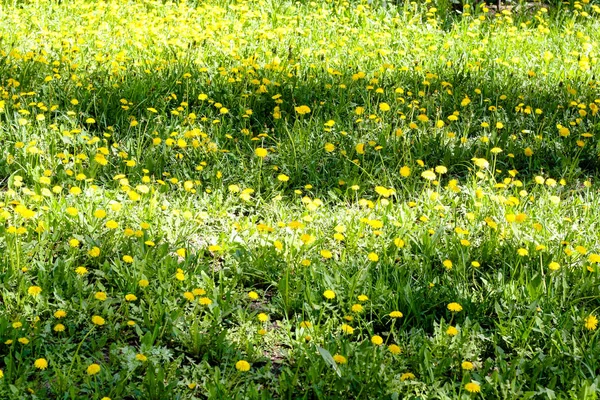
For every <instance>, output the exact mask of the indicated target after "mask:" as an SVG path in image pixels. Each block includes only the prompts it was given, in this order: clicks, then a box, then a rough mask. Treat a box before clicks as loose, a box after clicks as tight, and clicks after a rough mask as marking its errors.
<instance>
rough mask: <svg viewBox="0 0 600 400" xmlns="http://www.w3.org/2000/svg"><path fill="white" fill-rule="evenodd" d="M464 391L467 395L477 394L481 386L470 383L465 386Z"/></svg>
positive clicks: (473, 382)
mask: <svg viewBox="0 0 600 400" xmlns="http://www.w3.org/2000/svg"><path fill="white" fill-rule="evenodd" d="M465 389H466V390H467V392H469V393H479V392H480V391H481V386H480V385H479V383H477V382H475V381H471V382H469V383H467V384H466V385H465Z"/></svg>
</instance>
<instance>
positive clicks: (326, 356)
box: [317, 346, 342, 378]
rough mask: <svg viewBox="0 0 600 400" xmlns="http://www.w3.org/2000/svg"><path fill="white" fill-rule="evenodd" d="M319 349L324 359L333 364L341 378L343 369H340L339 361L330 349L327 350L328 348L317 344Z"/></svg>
mask: <svg viewBox="0 0 600 400" xmlns="http://www.w3.org/2000/svg"><path fill="white" fill-rule="evenodd" d="M317 350H319V353H320V354H321V357H323V360H325V362H326V363H327V364H329V365H331V367H332V368H333V370H334V371H335V372H336V374H338V376H339V377H340V378H341V377H342V371H341V370H340V367H338V365H337V363H336V362H335V360H334V359H333V357H332V356H331V353H330V352H329V351H327V350H326V349H324V348H322V347H321V346H317Z"/></svg>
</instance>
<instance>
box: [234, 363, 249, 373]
mask: <svg viewBox="0 0 600 400" xmlns="http://www.w3.org/2000/svg"><path fill="white" fill-rule="evenodd" d="M235 369H237V370H238V371H240V372H246V371H250V363H249V362H248V361H245V360H240V361H238V362H236V363H235Z"/></svg>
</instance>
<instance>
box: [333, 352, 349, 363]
mask: <svg viewBox="0 0 600 400" xmlns="http://www.w3.org/2000/svg"><path fill="white" fill-rule="evenodd" d="M333 361H335V362H336V363H338V364H346V363H347V362H348V360H347V359H346V357H344V356H342V355H341V354H336V355H334V356H333Z"/></svg>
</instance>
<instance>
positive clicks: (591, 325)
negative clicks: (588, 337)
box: [585, 314, 598, 331]
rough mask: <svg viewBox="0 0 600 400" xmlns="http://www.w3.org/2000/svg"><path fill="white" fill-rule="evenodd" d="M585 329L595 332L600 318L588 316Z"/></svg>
mask: <svg viewBox="0 0 600 400" xmlns="http://www.w3.org/2000/svg"><path fill="white" fill-rule="evenodd" d="M585 327H586V329H588V330H590V331H595V330H596V328H597V327H598V318H596V316H595V315H593V314H590V315H588V317H587V318H586V319H585Z"/></svg>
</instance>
